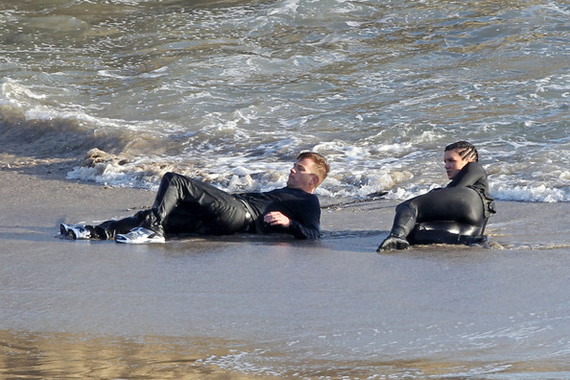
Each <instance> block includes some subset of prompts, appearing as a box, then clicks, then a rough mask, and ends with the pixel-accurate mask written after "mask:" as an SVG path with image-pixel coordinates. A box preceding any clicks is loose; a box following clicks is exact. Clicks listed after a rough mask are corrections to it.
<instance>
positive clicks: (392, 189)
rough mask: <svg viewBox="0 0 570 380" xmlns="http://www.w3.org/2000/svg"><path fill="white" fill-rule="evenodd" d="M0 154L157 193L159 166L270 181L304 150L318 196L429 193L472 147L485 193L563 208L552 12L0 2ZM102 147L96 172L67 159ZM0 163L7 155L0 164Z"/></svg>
mask: <svg viewBox="0 0 570 380" xmlns="http://www.w3.org/2000/svg"><path fill="white" fill-rule="evenodd" d="M1 8H2V12H1V13H0V142H1V143H2V144H0V145H1V146H0V152H2V153H4V156H3V157H4V160H9V158H10V157H12V158H32V159H40V160H42V162H44V163H45V162H47V163H49V162H62V161H63V162H68V161H69V163H70V167H69V170H68V173H67V176H68V178H72V179H76V178H78V179H85V180H91V181H96V182H99V183H106V184H108V185H112V186H133V187H148V188H155V187H156V186H157V184H158V179H159V178H160V176H161V175H162V174H163V173H164V172H166V171H169V170H175V171H178V172H181V173H184V174H188V175H193V176H197V177H200V178H202V179H204V180H207V181H211V182H212V183H214V184H216V185H218V186H220V187H222V188H224V189H228V190H231V191H249V190H265V189H269V188H274V187H275V186H282V185H283V184H284V183H285V181H286V176H287V172H288V170H289V168H290V166H291V162H292V161H293V160H294V158H295V157H296V155H297V154H298V153H299V152H300V151H304V150H315V151H318V152H320V153H322V154H324V155H326V156H327V157H328V158H329V160H330V162H331V165H332V171H331V174H330V176H329V178H328V179H327V181H326V182H325V183H324V184H323V185H322V187H321V188H320V189H319V190H318V194H320V195H321V196H322V197H323V198H330V199H335V200H336V199H363V198H366V197H367V196H368V195H369V194H373V193H376V192H387V195H386V197H388V198H391V199H405V198H408V197H410V196H413V195H417V194H420V193H423V192H425V191H428V190H429V189H431V188H433V187H436V186H442V185H445V184H446V182H447V180H446V177H445V173H444V170H443V164H442V150H443V147H444V146H445V145H447V144H449V143H451V142H454V141H457V140H468V141H470V142H472V143H474V144H475V145H476V146H477V147H478V149H479V153H480V160H481V162H482V164H483V165H484V166H485V168H486V169H487V171H488V173H489V175H490V185H491V192H492V194H493V195H494V196H495V197H496V198H497V199H502V200H518V201H530V202H567V201H569V200H570V186H569V185H568V183H569V179H570V165H569V163H570V137H569V135H570V128H569V120H570V112H569V97H570V71H569V68H570V64H569V63H568V62H569V61H568V57H569V55H570V54H569V53H570V47H569V45H568V31H569V25H570V24H569V22H568V21H569V16H570V6H569V5H568V3H567V2H563V1H548V0H545V1H530V0H529V1H500V2H497V1H485V0H480V1H468V2H467V1H459V0H456V1H453V0H447V1H443V0H441V1H436V0H423V1H411V0H391V1H390V0H385V1H348V0H284V1H279V0H255V1H254V0H252V1H245V0H195V1H182V0H163V1H158V0H152V1H151V0H149V1H144V0H91V1H87V0H85V1H81V0H48V1H46V0H30V1H25V2H22V1H20V0H3V1H2V5H1ZM93 148H98V149H100V150H102V151H104V152H106V153H107V154H108V155H107V156H106V159H105V160H100V162H98V163H96V164H88V163H83V162H82V161H81V159H82V158H83V157H84V156H85V155H86V154H88V152H89V151H90V150H91V149H93ZM7 157H8V158H7Z"/></svg>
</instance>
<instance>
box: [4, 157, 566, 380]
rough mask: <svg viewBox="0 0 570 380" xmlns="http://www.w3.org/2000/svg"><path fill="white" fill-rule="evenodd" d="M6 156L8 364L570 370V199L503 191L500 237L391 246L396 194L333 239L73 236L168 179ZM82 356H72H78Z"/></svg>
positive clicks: (24, 371) (208, 373) (328, 214)
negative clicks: (523, 199) (40, 164)
mask: <svg viewBox="0 0 570 380" xmlns="http://www.w3.org/2000/svg"><path fill="white" fill-rule="evenodd" d="M63 172H64V171H62V170H57V169H54V170H50V171H46V170H45V168H44V169H43V170H40V171H36V172H34V171H33V170H16V169H14V168H8V167H4V168H3V169H2V170H0V183H1V185H0V197H1V199H2V204H1V206H0V252H1V253H0V257H1V260H2V266H1V268H0V304H1V305H2V306H1V310H0V341H2V344H3V347H4V351H3V352H1V353H0V376H2V377H7V376H8V377H9V376H16V375H26V376H32V377H75V376H77V377H95V378H117V377H120V378H141V377H149V378H211V379H214V378H215V379H218V378H220V379H221V378H224V379H226V378H247V377H256V376H261V377H264V378H267V377H271V376H275V377H277V378H291V377H293V378H294V377H298V378H324V377H330V378H340V377H343V376H346V377H348V378H368V377H373V376H375V377H377V378H386V377H389V376H393V377H397V378H398V377H410V378H425V377H428V376H431V377H432V378H437V377H438V376H441V377H455V378H477V379H479V378H512V377H514V376H520V377H522V378H568V377H569V376H570V364H568V363H570V296H569V295H568V294H569V293H568V288H569V285H570V276H569V273H570V271H569V269H570V256H569V253H570V237H568V227H567V225H568V216H567V215H568V214H569V211H570V205H569V204H566V203H564V204H560V203H558V204H538V203H517V202H498V208H499V213H498V214H497V215H496V216H494V217H493V218H492V219H491V221H490V223H489V226H488V230H487V232H488V234H489V236H490V241H491V244H490V245H491V248H482V247H462V246H461V247H454V246H424V247H416V248H413V249H410V250H408V251H405V252H396V253H388V254H377V253H376V252H375V250H376V248H377V246H378V244H379V243H380V242H381V240H382V239H383V238H384V237H385V236H386V235H387V233H388V229H389V228H390V225H391V222H392V218H393V211H394V206H395V204H396V202H394V201H387V200H376V201H370V202H361V203H354V204H349V205H337V206H334V205H333V206H331V205H327V207H325V208H324V209H323V216H322V227H323V230H324V232H325V233H324V237H323V239H321V240H320V241H318V242H313V241H295V240H293V239H289V238H285V239H282V238H278V237H274V236H271V237H269V236H251V235H236V236H230V237H224V238H220V239H201V238H195V239H179V240H173V241H170V242H168V243H167V244H164V245H144V246H125V245H118V244H115V243H114V242H90V241H67V240H62V239H59V238H56V237H54V236H55V235H56V234H57V233H58V227H57V226H58V224H59V222H62V221H66V222H80V221H84V222H96V221H102V220H105V219H108V218H111V217H122V216H127V215H131V214H133V213H134V212H136V210H138V209H139V208H141V207H145V206H148V205H150V204H151V203H152V200H153V198H154V193H153V192H148V191H144V190H136V189H117V188H106V187H103V186H100V185H95V184H91V183H79V182H74V181H69V180H65V179H64V178H63V174H62V173H63ZM70 363H71V364H70Z"/></svg>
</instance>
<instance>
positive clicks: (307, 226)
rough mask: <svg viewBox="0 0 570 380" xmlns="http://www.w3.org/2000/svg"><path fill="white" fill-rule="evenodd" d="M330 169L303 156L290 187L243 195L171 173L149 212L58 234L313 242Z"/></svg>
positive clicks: (134, 239)
mask: <svg viewBox="0 0 570 380" xmlns="http://www.w3.org/2000/svg"><path fill="white" fill-rule="evenodd" d="M329 169H330V167H329V164H328V163H327V160H326V159H325V157H323V156H322V155H320V154H318V153H314V152H305V153H301V154H300V155H299V156H298V157H297V161H296V162H295V163H294V165H293V168H292V169H291V171H290V173H289V178H288V180H287V186H286V187H284V188H281V189H275V190H272V191H269V192H262V193H243V194H230V193H227V192H225V191H223V190H220V189H218V188H216V187H214V186H212V185H210V184H206V183H204V182H201V181H199V180H196V179H193V178H188V177H185V176H182V175H180V174H176V173H167V174H165V175H164V176H163V177H162V181H161V183H160V187H159V188H158V192H157V194H156V198H155V201H154V204H153V206H152V208H151V209H149V210H144V211H139V212H138V213H136V214H135V215H134V216H131V217H128V218H125V219H121V220H108V221H106V222H103V223H101V224H99V225H97V226H91V225H70V224H61V225H60V232H61V235H62V236H65V237H68V238H70V239H97V240H105V239H115V241H117V242H118V243H127V244H141V243H164V242H165V236H166V235H167V234H179V233H191V234H198V235H229V234H233V233H236V232H249V233H260V234H267V233H288V234H291V235H293V236H294V237H295V238H297V239H315V238H318V237H320V234H321V228H320V218H321V208H320V203H319V199H318V198H317V196H316V195H314V194H313V193H314V191H315V189H316V188H317V187H318V186H319V185H320V184H321V183H322V182H323V181H324V179H325V178H326V176H327V174H328V172H329Z"/></svg>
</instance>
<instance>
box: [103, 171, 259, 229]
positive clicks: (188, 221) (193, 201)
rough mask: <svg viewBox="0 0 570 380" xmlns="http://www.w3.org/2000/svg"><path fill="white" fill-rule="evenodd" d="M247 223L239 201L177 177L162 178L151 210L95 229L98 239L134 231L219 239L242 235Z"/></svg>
mask: <svg viewBox="0 0 570 380" xmlns="http://www.w3.org/2000/svg"><path fill="white" fill-rule="evenodd" d="M249 222H250V220H249V219H248V217H247V210H246V209H245V206H244V204H243V202H242V201H240V200H239V199H237V198H236V197H234V196H233V195H231V194H230V193H227V192H225V191H223V190H220V189H218V188H216V187H214V186H212V185H209V184H207V183H204V182H202V181H199V180H195V179H192V178H188V177H185V176H182V175H180V174H176V173H167V174H165V175H164V176H163V177H162V181H161V183H160V187H159V188H158V192H157V194H156V198H155V201H154V204H153V206H152V209H150V210H145V211H139V212H138V213H136V214H135V215H134V216H132V217H128V218H124V219H121V220H109V221H106V222H103V223H101V224H100V225H98V226H95V227H94V229H95V234H96V236H97V237H99V238H101V239H112V238H114V237H115V235H116V234H123V233H127V232H129V231H130V230H131V229H133V228H135V227H139V226H142V227H146V228H150V229H153V230H157V231H160V232H164V233H167V234H169V233H196V234H201V235H222V234H232V233H234V232H239V231H243V230H244V228H245V226H247V224H248V223H249Z"/></svg>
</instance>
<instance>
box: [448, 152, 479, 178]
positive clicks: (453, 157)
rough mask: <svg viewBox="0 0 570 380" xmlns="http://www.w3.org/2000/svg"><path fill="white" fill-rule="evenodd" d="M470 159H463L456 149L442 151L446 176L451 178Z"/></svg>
mask: <svg viewBox="0 0 570 380" xmlns="http://www.w3.org/2000/svg"><path fill="white" fill-rule="evenodd" d="M471 161H472V160H471V159H467V160H464V159H463V158H461V156H460V155H459V153H458V152H457V149H454V150H448V151H445V152H443V162H444V163H445V171H446V173H447V178H449V179H453V178H455V176H456V175H457V173H459V172H460V171H461V169H463V167H464V166H465V165H467V164H468V163H470V162H471Z"/></svg>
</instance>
